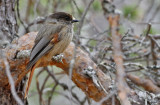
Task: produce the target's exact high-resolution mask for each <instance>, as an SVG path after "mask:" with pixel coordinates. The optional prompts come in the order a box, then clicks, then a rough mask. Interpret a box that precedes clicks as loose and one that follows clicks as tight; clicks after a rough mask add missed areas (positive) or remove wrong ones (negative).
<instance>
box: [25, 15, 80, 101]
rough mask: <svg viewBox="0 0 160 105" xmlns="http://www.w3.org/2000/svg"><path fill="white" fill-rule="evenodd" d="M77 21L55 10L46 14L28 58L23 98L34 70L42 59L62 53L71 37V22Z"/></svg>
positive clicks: (49, 58) (26, 94)
mask: <svg viewBox="0 0 160 105" xmlns="http://www.w3.org/2000/svg"><path fill="white" fill-rule="evenodd" d="M75 22H79V21H78V20H76V19H75V18H74V17H73V16H72V15H71V14H69V13H66V12H56V13H53V14H51V15H49V16H47V18H46V20H45V22H44V24H43V26H42V27H41V28H40V30H39V31H38V34H37V36H36V38H35V41H34V42H35V43H34V46H33V48H32V50H31V54H30V60H29V63H28V64H27V66H26V69H27V70H29V71H30V75H29V78H28V81H27V85H26V90H25V98H26V97H27V96H28V91H29V88H30V84H31V81H32V77H33V74H34V70H35V69H36V67H37V66H38V65H39V64H40V62H42V61H47V60H51V59H52V57H53V56H56V55H59V54H61V53H63V51H64V50H65V49H66V48H67V47H68V45H69V44H70V42H71V41H72V38H73V23H75Z"/></svg>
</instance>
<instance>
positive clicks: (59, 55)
mask: <svg viewBox="0 0 160 105" xmlns="http://www.w3.org/2000/svg"><path fill="white" fill-rule="evenodd" d="M63 56H64V55H63V54H58V55H56V56H53V57H52V60H54V61H57V62H61V63H63V61H62V59H63Z"/></svg>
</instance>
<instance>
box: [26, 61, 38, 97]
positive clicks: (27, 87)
mask: <svg viewBox="0 0 160 105" xmlns="http://www.w3.org/2000/svg"><path fill="white" fill-rule="evenodd" d="M35 68H36V64H35V65H34V66H33V67H32V68H31V70H30V75H29V79H28V81H27V86H26V90H25V96H24V97H25V98H26V97H27V96H28V91H29V88H30V85H31V82H32V77H33V74H34V70H35Z"/></svg>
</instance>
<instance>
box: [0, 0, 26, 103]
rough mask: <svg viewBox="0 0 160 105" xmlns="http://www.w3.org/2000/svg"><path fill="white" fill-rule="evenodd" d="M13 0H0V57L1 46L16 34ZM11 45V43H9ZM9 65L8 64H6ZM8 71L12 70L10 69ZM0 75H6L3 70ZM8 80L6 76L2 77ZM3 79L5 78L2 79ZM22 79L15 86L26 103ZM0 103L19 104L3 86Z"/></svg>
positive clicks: (0, 53) (10, 40)
mask: <svg viewBox="0 0 160 105" xmlns="http://www.w3.org/2000/svg"><path fill="white" fill-rule="evenodd" d="M15 4H16V1H15V0H0V58H1V59H3V58H4V57H5V56H4V55H2V54H3V53H2V52H3V50H4V49H3V48H5V47H7V46H8V45H9V44H10V43H11V42H12V41H13V39H14V38H15V37H16V36H17V31H18V25H17V20H16V12H15ZM9 46H12V45H9ZM8 66H9V65H8ZM0 68H1V67H0ZM10 71H12V70H11V69H10ZM1 73H2V71H1ZM1 77H6V73H5V70H4V71H3V74H1ZM4 79H6V80H8V78H7V77H6V78H4ZM2 81H5V80H2ZM23 82H24V80H22V82H20V83H19V84H18V85H17V86H16V91H17V94H18V96H19V97H20V98H21V99H22V100H23V102H24V104H25V105H27V100H25V99H24V98H23V97H24V93H23V88H24V83H23ZM0 105H19V104H18V103H17V101H15V98H14V97H13V95H12V93H11V91H10V89H6V88H5V87H0Z"/></svg>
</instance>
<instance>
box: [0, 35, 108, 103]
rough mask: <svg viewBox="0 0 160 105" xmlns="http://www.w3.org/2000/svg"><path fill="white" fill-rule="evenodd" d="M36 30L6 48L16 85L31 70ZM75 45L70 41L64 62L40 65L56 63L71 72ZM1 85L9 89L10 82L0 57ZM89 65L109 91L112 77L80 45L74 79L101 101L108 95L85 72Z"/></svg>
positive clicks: (90, 95)
mask: <svg viewBox="0 0 160 105" xmlns="http://www.w3.org/2000/svg"><path fill="white" fill-rule="evenodd" d="M36 35H37V33H36V32H31V33H28V34H26V35H24V36H22V37H20V38H19V39H18V40H15V41H13V43H12V45H13V46H14V47H11V48H6V49H4V52H5V54H6V57H7V60H8V62H9V65H10V71H11V74H12V77H13V79H14V81H16V82H15V86H17V84H18V83H19V82H20V81H21V80H22V79H23V77H24V76H25V75H26V74H27V73H28V72H29V71H27V70H26V65H27V63H28V61H29V54H30V50H31V48H32V47H33V45H34V39H35V37H36ZM74 48H75V45H74V43H70V45H69V47H68V48H67V49H66V50H65V51H64V59H63V63H58V62H56V61H52V60H49V61H42V62H41V63H40V65H38V67H44V66H48V65H55V66H57V67H59V68H61V69H63V70H64V71H65V73H67V74H68V73H69V65H70V61H71V60H72V57H73V51H74ZM0 67H1V68H0V86H1V87H5V89H9V87H10V86H9V82H8V80H7V79H6V78H7V77H6V74H5V66H4V61H3V59H0ZM88 67H92V68H93V70H94V71H95V72H96V75H97V77H98V80H99V81H100V82H101V84H102V85H103V87H104V88H105V90H106V91H108V90H109V89H108V88H109V86H110V84H111V80H110V77H109V76H107V75H105V74H104V73H103V72H102V71H101V70H100V69H98V67H97V65H96V64H95V63H94V62H93V61H92V60H91V59H90V58H89V56H88V54H87V53H86V52H84V51H83V50H81V49H80V48H79V47H77V49H76V57H75V63H74V66H73V74H72V80H73V82H74V83H75V84H76V85H77V86H78V87H79V88H81V89H82V90H83V91H84V92H85V93H86V94H87V96H89V97H90V98H92V99H94V100H95V101H99V100H101V99H102V98H104V97H105V96H106V93H105V92H104V91H103V90H102V89H99V88H97V87H96V85H95V83H93V80H92V78H90V77H88V76H86V74H84V70H85V69H86V68H88Z"/></svg>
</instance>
